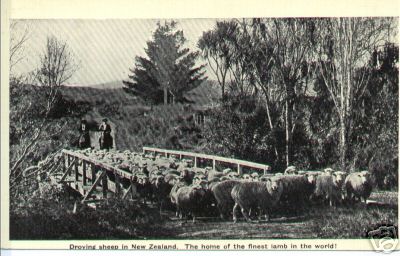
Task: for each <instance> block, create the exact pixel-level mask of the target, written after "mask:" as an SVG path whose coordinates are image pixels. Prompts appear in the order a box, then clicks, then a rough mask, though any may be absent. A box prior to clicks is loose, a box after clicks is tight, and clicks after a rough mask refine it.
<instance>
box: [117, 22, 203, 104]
mask: <svg viewBox="0 0 400 256" xmlns="http://www.w3.org/2000/svg"><path fill="white" fill-rule="evenodd" d="M176 26H177V23H176V22H175V21H171V22H165V23H164V25H161V23H159V22H158V23H157V29H156V31H155V32H154V33H153V39H152V40H151V41H148V42H147V48H146V49H145V52H146V55H147V58H146V57H140V56H138V57H136V67H135V68H133V69H130V71H131V73H132V74H131V75H129V79H130V80H129V81H123V83H124V85H125V88H126V89H127V90H128V91H130V92H132V93H133V94H135V95H138V96H140V97H141V98H143V99H145V100H149V101H151V102H152V103H161V102H164V104H167V103H168V93H171V94H173V96H174V99H176V100H177V101H181V100H183V97H184V94H185V92H188V91H190V90H192V89H194V88H196V87H197V86H199V85H200V84H201V83H202V82H203V81H204V80H205V79H206V77H205V76H204V74H205V71H204V65H198V66H197V65H196V61H197V59H198V57H199V54H200V53H199V52H196V51H194V52H193V51H192V52H191V51H190V50H189V48H185V47H184V44H185V42H186V39H185V37H184V35H183V31H182V30H177V29H176Z"/></svg>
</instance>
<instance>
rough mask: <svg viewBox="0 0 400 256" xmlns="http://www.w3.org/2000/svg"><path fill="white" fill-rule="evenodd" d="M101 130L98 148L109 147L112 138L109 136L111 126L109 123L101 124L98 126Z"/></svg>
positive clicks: (111, 144)
mask: <svg viewBox="0 0 400 256" xmlns="http://www.w3.org/2000/svg"><path fill="white" fill-rule="evenodd" d="M99 131H100V132H101V135H100V138H99V143H100V149H109V148H112V147H113V138H112V136H111V126H110V125H109V124H105V125H104V124H101V125H100V127H99Z"/></svg>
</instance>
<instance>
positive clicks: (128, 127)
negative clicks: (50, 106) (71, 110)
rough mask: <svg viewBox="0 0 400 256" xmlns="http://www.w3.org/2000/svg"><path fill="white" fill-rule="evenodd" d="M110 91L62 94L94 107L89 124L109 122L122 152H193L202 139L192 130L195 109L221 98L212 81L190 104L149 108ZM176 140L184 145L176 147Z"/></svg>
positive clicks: (190, 98)
mask: <svg viewBox="0 0 400 256" xmlns="http://www.w3.org/2000/svg"><path fill="white" fill-rule="evenodd" d="M110 87H112V86H110V84H108V85H107V86H105V85H95V86H94V87H81V86H68V87H64V88H63V91H62V94H63V96H64V98H65V99H66V100H67V101H69V102H74V103H77V104H78V103H79V104H82V103H85V104H88V105H90V106H91V108H90V110H89V111H88V112H87V113H86V114H85V115H84V116H83V117H85V118H86V119H87V120H88V121H91V122H95V123H98V122H99V121H100V120H101V119H102V118H104V117H106V118H108V119H109V120H110V122H111V125H112V128H113V129H114V130H115V138H114V139H115V142H116V147H117V149H120V150H125V149H130V150H135V151H140V150H141V149H142V147H143V146H145V145H147V146H157V147H169V148H175V147H178V148H179V147H183V148H190V149H192V148H194V147H196V145H195V144H196V143H199V142H200V141H199V139H201V138H200V137H199V129H198V128H196V127H193V124H192V121H191V117H192V114H193V113H194V109H197V108H199V107H201V106H210V105H214V104H216V102H217V100H218V98H219V97H220V91H219V89H218V88H217V87H216V86H215V84H214V83H213V82H212V81H211V82H205V83H203V84H202V85H201V86H199V87H197V88H195V89H194V90H192V91H191V92H189V93H188V94H187V95H186V98H187V100H188V101H189V102H191V103H186V104H180V103H177V104H175V105H167V106H164V105H156V106H150V105H147V104H146V103H145V102H144V101H143V100H141V99H140V98H138V97H135V96H133V95H131V94H129V93H127V92H126V91H125V90H124V89H123V88H122V87H117V86H116V87H117V88H110ZM76 122H77V123H78V122H79V120H78V119H77V120H76ZM182 130H183V131H182ZM175 137H177V138H178V141H180V143H181V144H183V145H175V144H174V142H173V140H174V139H176V138H175ZM171 140H172V142H171ZM93 143H96V142H92V144H93ZM171 143H172V145H171Z"/></svg>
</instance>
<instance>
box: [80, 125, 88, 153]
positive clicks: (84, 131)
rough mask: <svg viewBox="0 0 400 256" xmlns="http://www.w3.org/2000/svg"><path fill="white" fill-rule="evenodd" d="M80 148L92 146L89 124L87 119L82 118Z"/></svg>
mask: <svg viewBox="0 0 400 256" xmlns="http://www.w3.org/2000/svg"><path fill="white" fill-rule="evenodd" d="M79 133H80V136H79V148H81V149H84V148H90V135H89V129H88V125H87V122H86V120H85V119H82V120H81V124H80V126H79Z"/></svg>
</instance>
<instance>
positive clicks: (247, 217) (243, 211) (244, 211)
mask: <svg viewBox="0 0 400 256" xmlns="http://www.w3.org/2000/svg"><path fill="white" fill-rule="evenodd" d="M241 208H242V214H243V216H244V218H245V219H246V221H247V222H251V219H250V217H249V215H248V214H247V211H246V209H245V208H244V207H241Z"/></svg>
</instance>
